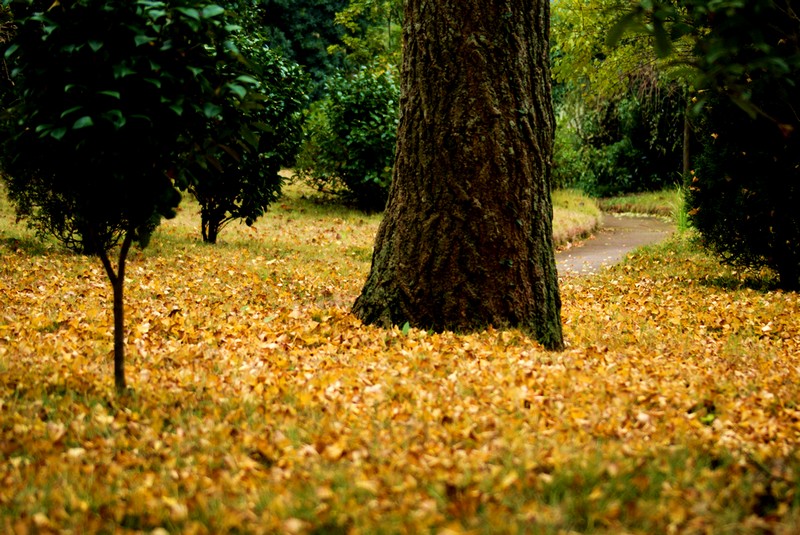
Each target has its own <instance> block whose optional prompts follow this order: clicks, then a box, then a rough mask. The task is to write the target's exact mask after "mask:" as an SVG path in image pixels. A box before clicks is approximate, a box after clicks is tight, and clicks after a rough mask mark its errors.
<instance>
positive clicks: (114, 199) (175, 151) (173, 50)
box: [0, 0, 254, 390]
mask: <svg viewBox="0 0 800 535" xmlns="http://www.w3.org/2000/svg"><path fill="white" fill-rule="evenodd" d="M11 11H12V15H13V19H14V23H15V25H16V28H15V34H14V36H13V38H12V39H11V40H10V41H9V42H7V43H5V44H4V46H3V51H4V53H5V57H6V58H7V61H8V67H9V72H10V79H9V80H8V83H7V84H6V85H5V87H4V88H3V91H2V104H3V109H4V114H3V119H2V122H1V123H0V128H1V129H2V137H1V138H0V139H2V144H1V145H0V162H2V170H3V178H4V179H5V180H6V181H7V183H8V191H9V196H10V198H11V200H12V201H13V202H14V204H15V206H16V208H17V210H18V213H19V214H20V216H22V217H24V218H26V219H28V221H29V222H30V223H31V224H32V225H33V226H35V227H36V228H38V229H39V230H40V231H41V232H46V233H51V234H54V235H55V236H56V237H57V238H59V239H60V240H61V241H62V242H64V243H65V244H67V245H68V246H71V247H77V248H80V249H82V250H83V251H84V252H87V253H91V254H95V255H98V256H99V257H100V260H101V262H102V264H103V266H104V268H105V271H106V274H107V275H108V278H109V280H110V281H111V285H112V288H113V294H114V371H115V383H116V386H117V388H118V389H119V390H122V389H124V388H125V376H124V316H123V287H124V280H125V263H126V259H127V255H128V252H129V250H130V247H131V246H132V245H133V244H134V243H137V244H139V245H140V246H142V247H144V246H145V245H147V243H148V241H149V239H150V236H151V234H152V232H153V230H154V229H155V228H156V226H157V225H158V223H159V221H160V219H161V218H162V217H171V216H172V215H173V214H174V210H175V208H176V207H177V205H178V202H179V201H180V194H179V193H178V189H180V188H182V187H186V186H187V185H188V182H187V175H186V174H185V173H184V172H183V170H184V168H185V162H186V161H187V159H188V158H191V157H192V156H193V154H195V148H196V147H195V146H194V140H195V135H196V133H197V132H203V131H204V130H205V127H206V124H207V122H208V121H209V120H214V119H215V118H217V117H218V116H219V114H220V112H221V110H222V108H223V103H222V100H224V99H225V98H227V95H228V94H231V93H232V94H234V95H237V96H241V95H240V94H241V93H244V94H245V95H246V93H247V92H248V91H249V90H250V86H251V85H254V84H253V83H252V82H251V81H250V80H249V79H245V78H239V79H237V81H236V83H233V81H232V79H231V77H228V76H223V75H222V70H221V69H220V64H221V63H227V64H229V65H236V64H237V62H238V54H237V53H236V49H235V48H234V47H233V46H231V42H230V40H229V39H228V30H227V27H226V24H225V21H224V18H223V14H224V10H223V8H221V7H220V6H218V5H215V4H205V5H200V6H198V5H197V3H196V2H191V1H188V0H169V1H163V2H162V1H156V0H138V1H131V2H118V1H115V0H76V1H74V2H69V3H55V4H53V3H52V2H50V1H44V0H41V1H40V0H16V1H13V2H11ZM118 245H119V249H118V257H117V263H116V267H115V266H114V265H113V264H112V261H111V254H112V253H113V252H114V251H115V247H116V246H118Z"/></svg>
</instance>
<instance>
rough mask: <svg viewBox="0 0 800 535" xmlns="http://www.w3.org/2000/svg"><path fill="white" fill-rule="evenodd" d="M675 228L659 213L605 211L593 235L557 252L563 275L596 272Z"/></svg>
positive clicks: (667, 234)
mask: <svg viewBox="0 0 800 535" xmlns="http://www.w3.org/2000/svg"><path fill="white" fill-rule="evenodd" d="M674 231H675V226H674V225H673V224H672V223H669V222H667V221H665V220H664V219H661V218H658V217H647V216H629V215H616V214H604V215H603V221H602V226H601V228H600V230H599V231H598V232H597V233H596V234H595V235H594V236H593V237H591V238H589V239H587V240H586V241H583V242H581V243H580V244H578V245H575V246H573V247H570V248H569V249H566V250H563V251H560V252H558V253H556V264H557V266H558V273H559V274H560V275H567V276H576V275H591V274H593V273H597V272H598V271H599V270H600V269H602V268H603V267H604V266H611V265H613V264H616V263H617V262H619V261H620V260H622V258H623V257H624V256H625V255H626V254H627V253H628V252H630V251H632V250H634V249H637V248H639V247H643V246H645V245H651V244H654V243H658V242H660V241H663V240H665V239H666V238H668V237H669V236H670V234H672V233H673V232H674Z"/></svg>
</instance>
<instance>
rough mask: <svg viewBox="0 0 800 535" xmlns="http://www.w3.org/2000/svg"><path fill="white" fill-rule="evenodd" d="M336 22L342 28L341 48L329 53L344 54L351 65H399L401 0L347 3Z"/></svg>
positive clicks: (360, 0)
mask: <svg viewBox="0 0 800 535" xmlns="http://www.w3.org/2000/svg"><path fill="white" fill-rule="evenodd" d="M336 23H337V24H339V25H341V26H342V27H343V28H344V29H345V32H344V33H343V35H342V36H341V41H342V45H333V46H332V47H330V48H329V51H331V52H333V53H336V52H339V51H344V52H345V53H346V55H347V60H348V62H349V63H350V64H351V65H358V66H369V65H372V64H375V63H377V64H379V65H387V66H392V67H399V66H400V55H401V45H402V43H401V37H402V36H401V30H402V28H401V25H402V23H403V2H402V0H350V3H349V5H348V6H347V7H346V8H345V9H344V10H342V11H340V12H338V13H336Z"/></svg>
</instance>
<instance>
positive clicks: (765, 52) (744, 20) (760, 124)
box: [622, 0, 800, 289]
mask: <svg viewBox="0 0 800 535" xmlns="http://www.w3.org/2000/svg"><path fill="white" fill-rule="evenodd" d="M646 22H649V23H650V26H649V28H650V30H651V31H652V33H653V36H654V42H655V44H656V48H657V49H660V50H661V52H662V53H663V54H666V53H668V52H669V51H670V48H671V46H672V40H673V39H675V38H676V37H681V36H685V35H688V36H691V37H692V38H693V39H694V43H695V45H694V58H695V62H694V64H695V66H696V67H697V83H698V86H700V87H703V88H704V90H705V91H704V95H703V96H704V98H702V99H701V100H700V102H699V103H698V107H701V106H702V105H704V104H706V103H711V105H710V106H709V107H710V108H711V109H710V110H709V111H708V113H707V114H706V115H705V117H704V122H703V130H702V131H701V141H702V142H703V144H704V148H703V153H702V155H701V157H700V158H699V159H697V161H696V162H695V165H696V167H697V174H696V175H695V176H694V177H693V178H692V183H691V188H692V189H691V190H690V195H689V202H690V207H691V211H690V214H691V216H692V221H693V222H694V223H695V224H696V225H697V226H698V228H699V229H700V231H701V233H702V235H703V240H704V243H706V244H707V245H708V246H709V247H711V248H712V249H714V250H715V251H717V252H719V253H720V254H722V255H723V257H724V258H726V259H728V260H730V261H733V262H740V263H745V264H750V265H753V264H757V265H769V266H772V267H774V268H775V269H777V270H778V272H779V273H780V278H781V284H782V285H783V286H784V287H785V288H793V289H798V288H800V257H798V256H797V253H796V249H797V243H798V242H799V241H800V225H799V224H798V218H797V216H796V215H795V214H796V212H797V208H796V205H795V204H794V203H795V202H796V199H797V195H798V194H797V191H798V188H800V175H798V165H799V160H798V154H800V150H798V148H799V147H800V119H799V118H798V114H797V103H798V102H800V88H798V85H797V79H798V76H800V15H798V13H797V11H796V10H795V8H793V4H792V2H790V1H788V0H777V1H774V0H754V1H752V2H718V1H712V0H691V1H685V2H678V3H672V2H647V3H645V2H642V3H641V5H639V6H638V9H637V10H635V11H633V12H631V13H630V14H629V16H628V21H627V23H629V24H630V23H632V24H639V25H643V24H644V23H646ZM622 23H625V21H623V22H622ZM728 101H730V102H732V103H733V104H735V105H736V106H737V107H739V108H741V110H743V111H744V112H746V115H745V114H744V113H741V112H740V111H737V110H736V109H735V108H734V107H733V106H731V105H730V104H729V102H728ZM748 116H749V117H748Z"/></svg>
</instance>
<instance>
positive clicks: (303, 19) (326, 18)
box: [242, 0, 348, 98]
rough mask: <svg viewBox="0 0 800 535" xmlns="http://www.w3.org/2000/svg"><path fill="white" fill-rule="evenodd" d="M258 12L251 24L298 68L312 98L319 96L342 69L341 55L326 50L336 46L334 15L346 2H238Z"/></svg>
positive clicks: (339, 29)
mask: <svg viewBox="0 0 800 535" xmlns="http://www.w3.org/2000/svg"><path fill="white" fill-rule="evenodd" d="M242 1H252V2H253V3H254V4H256V5H257V7H258V10H257V13H256V15H255V16H254V20H255V21H257V22H258V24H259V26H260V28H261V30H262V31H263V32H264V35H265V37H266V39H267V42H268V43H269V44H270V46H271V47H272V48H276V49H278V50H280V51H281V52H283V54H284V56H285V57H286V58H288V59H291V60H293V61H296V62H297V63H299V64H300V65H302V66H303V67H304V68H305V69H306V71H307V72H308V73H309V74H310V75H311V78H312V80H313V82H314V84H315V88H316V89H315V91H314V96H315V97H316V98H319V97H320V96H322V89H323V87H324V84H325V80H326V79H327V78H328V77H329V76H331V75H333V74H334V73H335V72H337V71H339V70H341V69H342V68H343V67H344V55H343V54H331V53H329V52H328V48H329V47H331V46H334V45H336V44H339V43H340V39H341V37H342V35H343V34H344V28H343V27H342V26H340V25H338V24H336V22H335V19H336V13H338V12H340V11H342V10H344V9H345V8H346V7H347V5H348V0H242Z"/></svg>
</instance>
